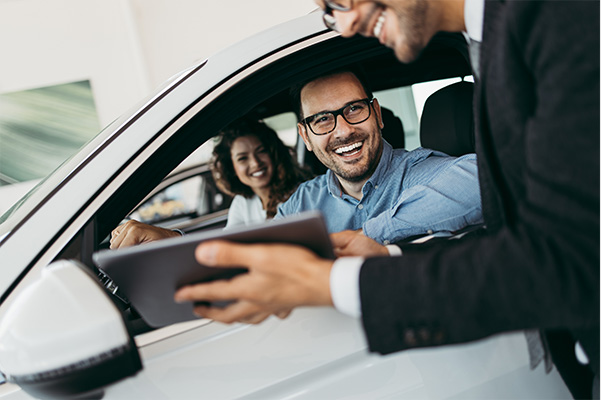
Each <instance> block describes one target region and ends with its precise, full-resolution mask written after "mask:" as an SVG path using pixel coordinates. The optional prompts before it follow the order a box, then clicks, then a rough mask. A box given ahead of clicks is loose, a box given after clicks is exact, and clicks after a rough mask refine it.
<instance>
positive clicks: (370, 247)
mask: <svg viewBox="0 0 601 400" xmlns="http://www.w3.org/2000/svg"><path fill="white" fill-rule="evenodd" d="M330 240H331V241H332V246H333V247H334V252H335V253H336V256H338V257H352V256H361V257H373V256H388V255H390V254H389V253H388V250H387V249H386V247H385V246H382V245H381V244H380V243H378V242H376V241H375V240H373V239H371V238H368V237H367V236H365V235H364V234H363V231H361V230H359V231H342V232H338V233H332V234H331V235H330Z"/></svg>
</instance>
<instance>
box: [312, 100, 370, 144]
mask: <svg viewBox="0 0 601 400" xmlns="http://www.w3.org/2000/svg"><path fill="white" fill-rule="evenodd" d="M373 102H374V98H371V99H369V98H368V99H362V100H357V101H353V102H351V103H349V104H347V105H346V106H344V107H342V108H339V109H338V110H336V111H324V112H320V113H317V114H314V115H311V116H310V117H307V118H305V119H303V120H302V121H301V123H303V124H305V126H308V127H309V129H311V132H313V133H314V134H316V135H326V134H328V133H330V132H332V131H333V130H334V129H336V120H337V119H338V116H339V115H342V118H344V120H345V121H346V122H347V123H349V124H350V125H357V124H360V123H361V122H365V121H367V120H368V119H369V117H370V116H371V106H372V104H373Z"/></svg>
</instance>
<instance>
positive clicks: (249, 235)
mask: <svg viewBox="0 0 601 400" xmlns="http://www.w3.org/2000/svg"><path fill="white" fill-rule="evenodd" d="M213 239H223V240H231V241H235V242H241V243H266V242H278V243H289V244H297V245H301V246H304V247H307V248H309V249H310V250H312V251H313V252H315V253H316V254H317V255H319V256H321V257H323V258H329V259H334V258H335V257H334V251H333V249H332V244H331V242H330V237H329V235H328V231H327V229H326V226H325V223H324V220H323V217H322V215H321V214H320V213H319V212H317V211H308V212H304V213H300V214H297V215H293V216H290V217H286V218H281V219H278V220H268V221H266V222H264V223H259V224H256V225H252V226H243V227H235V228H229V229H227V230H221V229H219V230H211V231H204V232H199V233H193V234H189V235H186V236H184V237H178V238H169V239H164V240H160V241H156V242H151V243H145V244H140V245H138V246H133V247H127V248H123V249H118V250H101V251H99V252H97V253H94V255H93V260H94V263H95V264H96V266H97V267H98V269H100V271H101V272H103V273H104V274H106V275H108V277H109V278H110V279H111V280H112V281H113V283H114V284H115V285H116V286H117V287H118V289H119V291H120V293H122V294H123V295H125V297H127V299H128V301H129V302H130V305H131V306H132V307H133V308H134V309H135V310H136V312H138V314H140V316H141V317H142V319H143V320H144V321H145V322H146V323H147V324H148V325H150V326H151V327H154V328H158V327H162V326H166V325H170V324H173V323H176V322H183V321H188V320H192V319H197V318H198V317H197V316H196V315H195V314H194V313H193V304H192V303H183V304H178V303H176V302H175V301H174V300H173V296H174V294H175V291H176V290H177V289H178V288H180V287H182V286H184V285H186V284H193V283H198V282H207V281H211V280H215V279H228V278H231V277H233V276H235V275H237V274H240V273H245V272H246V271H247V270H246V269H245V268H234V269H232V268H212V267H206V266H203V265H201V264H199V263H198V262H197V261H196V259H195V258H194V250H195V249H196V246H197V245H198V244H199V243H201V242H203V241H207V240H213ZM282 268H285V266H284V265H283V266H282ZM115 290H116V289H115Z"/></svg>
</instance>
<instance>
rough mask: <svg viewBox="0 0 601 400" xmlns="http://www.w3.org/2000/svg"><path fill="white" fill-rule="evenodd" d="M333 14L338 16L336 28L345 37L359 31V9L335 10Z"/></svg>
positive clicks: (335, 16)
mask: <svg viewBox="0 0 601 400" xmlns="http://www.w3.org/2000/svg"><path fill="white" fill-rule="evenodd" d="M332 15H333V16H334V18H336V30H337V31H338V32H340V35H341V36H343V37H352V36H355V34H356V33H357V32H358V31H359V14H358V13H357V11H355V10H354V9H353V10H349V11H338V10H333V11H332Z"/></svg>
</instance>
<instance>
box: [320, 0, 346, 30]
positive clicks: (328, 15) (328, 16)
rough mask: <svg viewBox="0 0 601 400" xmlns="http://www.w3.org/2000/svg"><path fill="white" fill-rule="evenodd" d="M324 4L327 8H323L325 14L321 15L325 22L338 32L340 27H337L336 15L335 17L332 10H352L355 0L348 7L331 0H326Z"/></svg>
mask: <svg viewBox="0 0 601 400" xmlns="http://www.w3.org/2000/svg"><path fill="white" fill-rule="evenodd" d="M324 5H325V6H326V8H325V10H323V15H322V16H321V19H322V20H323V23H324V24H325V26H327V27H328V28H330V29H331V30H333V31H336V32H338V28H337V27H336V17H334V14H333V13H332V11H334V10H336V11H342V12H345V11H351V10H352V9H353V0H351V4H350V6H348V7H345V6H341V5H340V4H336V3H335V2H333V1H329V0H324Z"/></svg>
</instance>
